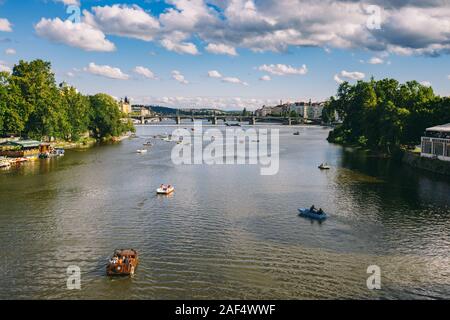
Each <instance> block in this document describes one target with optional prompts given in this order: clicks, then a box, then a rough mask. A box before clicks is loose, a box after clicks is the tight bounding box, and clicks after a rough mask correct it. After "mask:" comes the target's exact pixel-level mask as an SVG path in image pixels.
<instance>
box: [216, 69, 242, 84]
mask: <svg viewBox="0 0 450 320" xmlns="http://www.w3.org/2000/svg"><path fill="white" fill-rule="evenodd" d="M208 77H210V78H218V79H221V80H222V82H225V83H234V84H242V85H244V86H248V83H247V82H245V81H242V80H241V79H239V78H237V77H224V76H223V75H222V74H221V73H220V72H219V71H217V70H211V71H208Z"/></svg>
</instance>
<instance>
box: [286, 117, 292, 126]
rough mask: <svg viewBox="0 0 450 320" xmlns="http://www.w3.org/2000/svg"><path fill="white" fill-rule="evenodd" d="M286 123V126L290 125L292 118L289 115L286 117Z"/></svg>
mask: <svg viewBox="0 0 450 320" xmlns="http://www.w3.org/2000/svg"><path fill="white" fill-rule="evenodd" d="M287 125H288V126H292V118H291V117H289V118H288V119H287Z"/></svg>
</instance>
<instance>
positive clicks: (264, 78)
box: [259, 74, 272, 81]
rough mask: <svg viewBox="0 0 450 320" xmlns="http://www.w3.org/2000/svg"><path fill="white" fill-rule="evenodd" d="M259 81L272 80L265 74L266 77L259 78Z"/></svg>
mask: <svg viewBox="0 0 450 320" xmlns="http://www.w3.org/2000/svg"><path fill="white" fill-rule="evenodd" d="M259 80H261V81H270V80H272V78H270V76H269V75H267V74H266V75H264V76H262V77H261V78H259Z"/></svg>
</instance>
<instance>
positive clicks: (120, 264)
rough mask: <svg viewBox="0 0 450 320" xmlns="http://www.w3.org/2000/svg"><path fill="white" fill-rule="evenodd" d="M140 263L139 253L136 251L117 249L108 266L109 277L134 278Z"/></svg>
mask: <svg viewBox="0 0 450 320" xmlns="http://www.w3.org/2000/svg"><path fill="white" fill-rule="evenodd" d="M138 263H139V257H138V253H137V251H136V250H134V249H116V250H115V251H114V254H113V256H112V257H111V259H109V261H108V265H107V266H106V274H107V275H108V276H130V275H131V276H132V275H134V272H135V271H136V268H137V265H138Z"/></svg>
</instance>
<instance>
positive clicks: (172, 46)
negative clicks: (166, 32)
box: [161, 39, 199, 55]
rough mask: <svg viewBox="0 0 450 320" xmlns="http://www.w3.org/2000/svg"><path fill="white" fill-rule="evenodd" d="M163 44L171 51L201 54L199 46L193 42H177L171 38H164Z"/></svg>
mask: <svg viewBox="0 0 450 320" xmlns="http://www.w3.org/2000/svg"><path fill="white" fill-rule="evenodd" d="M161 45H162V46H163V47H164V48H166V49H167V50H169V51H174V52H176V53H180V54H192V55H197V54H199V52H198V50H197V47H196V46H195V44H193V43H191V42H175V41H173V40H171V39H163V40H162V41H161Z"/></svg>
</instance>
